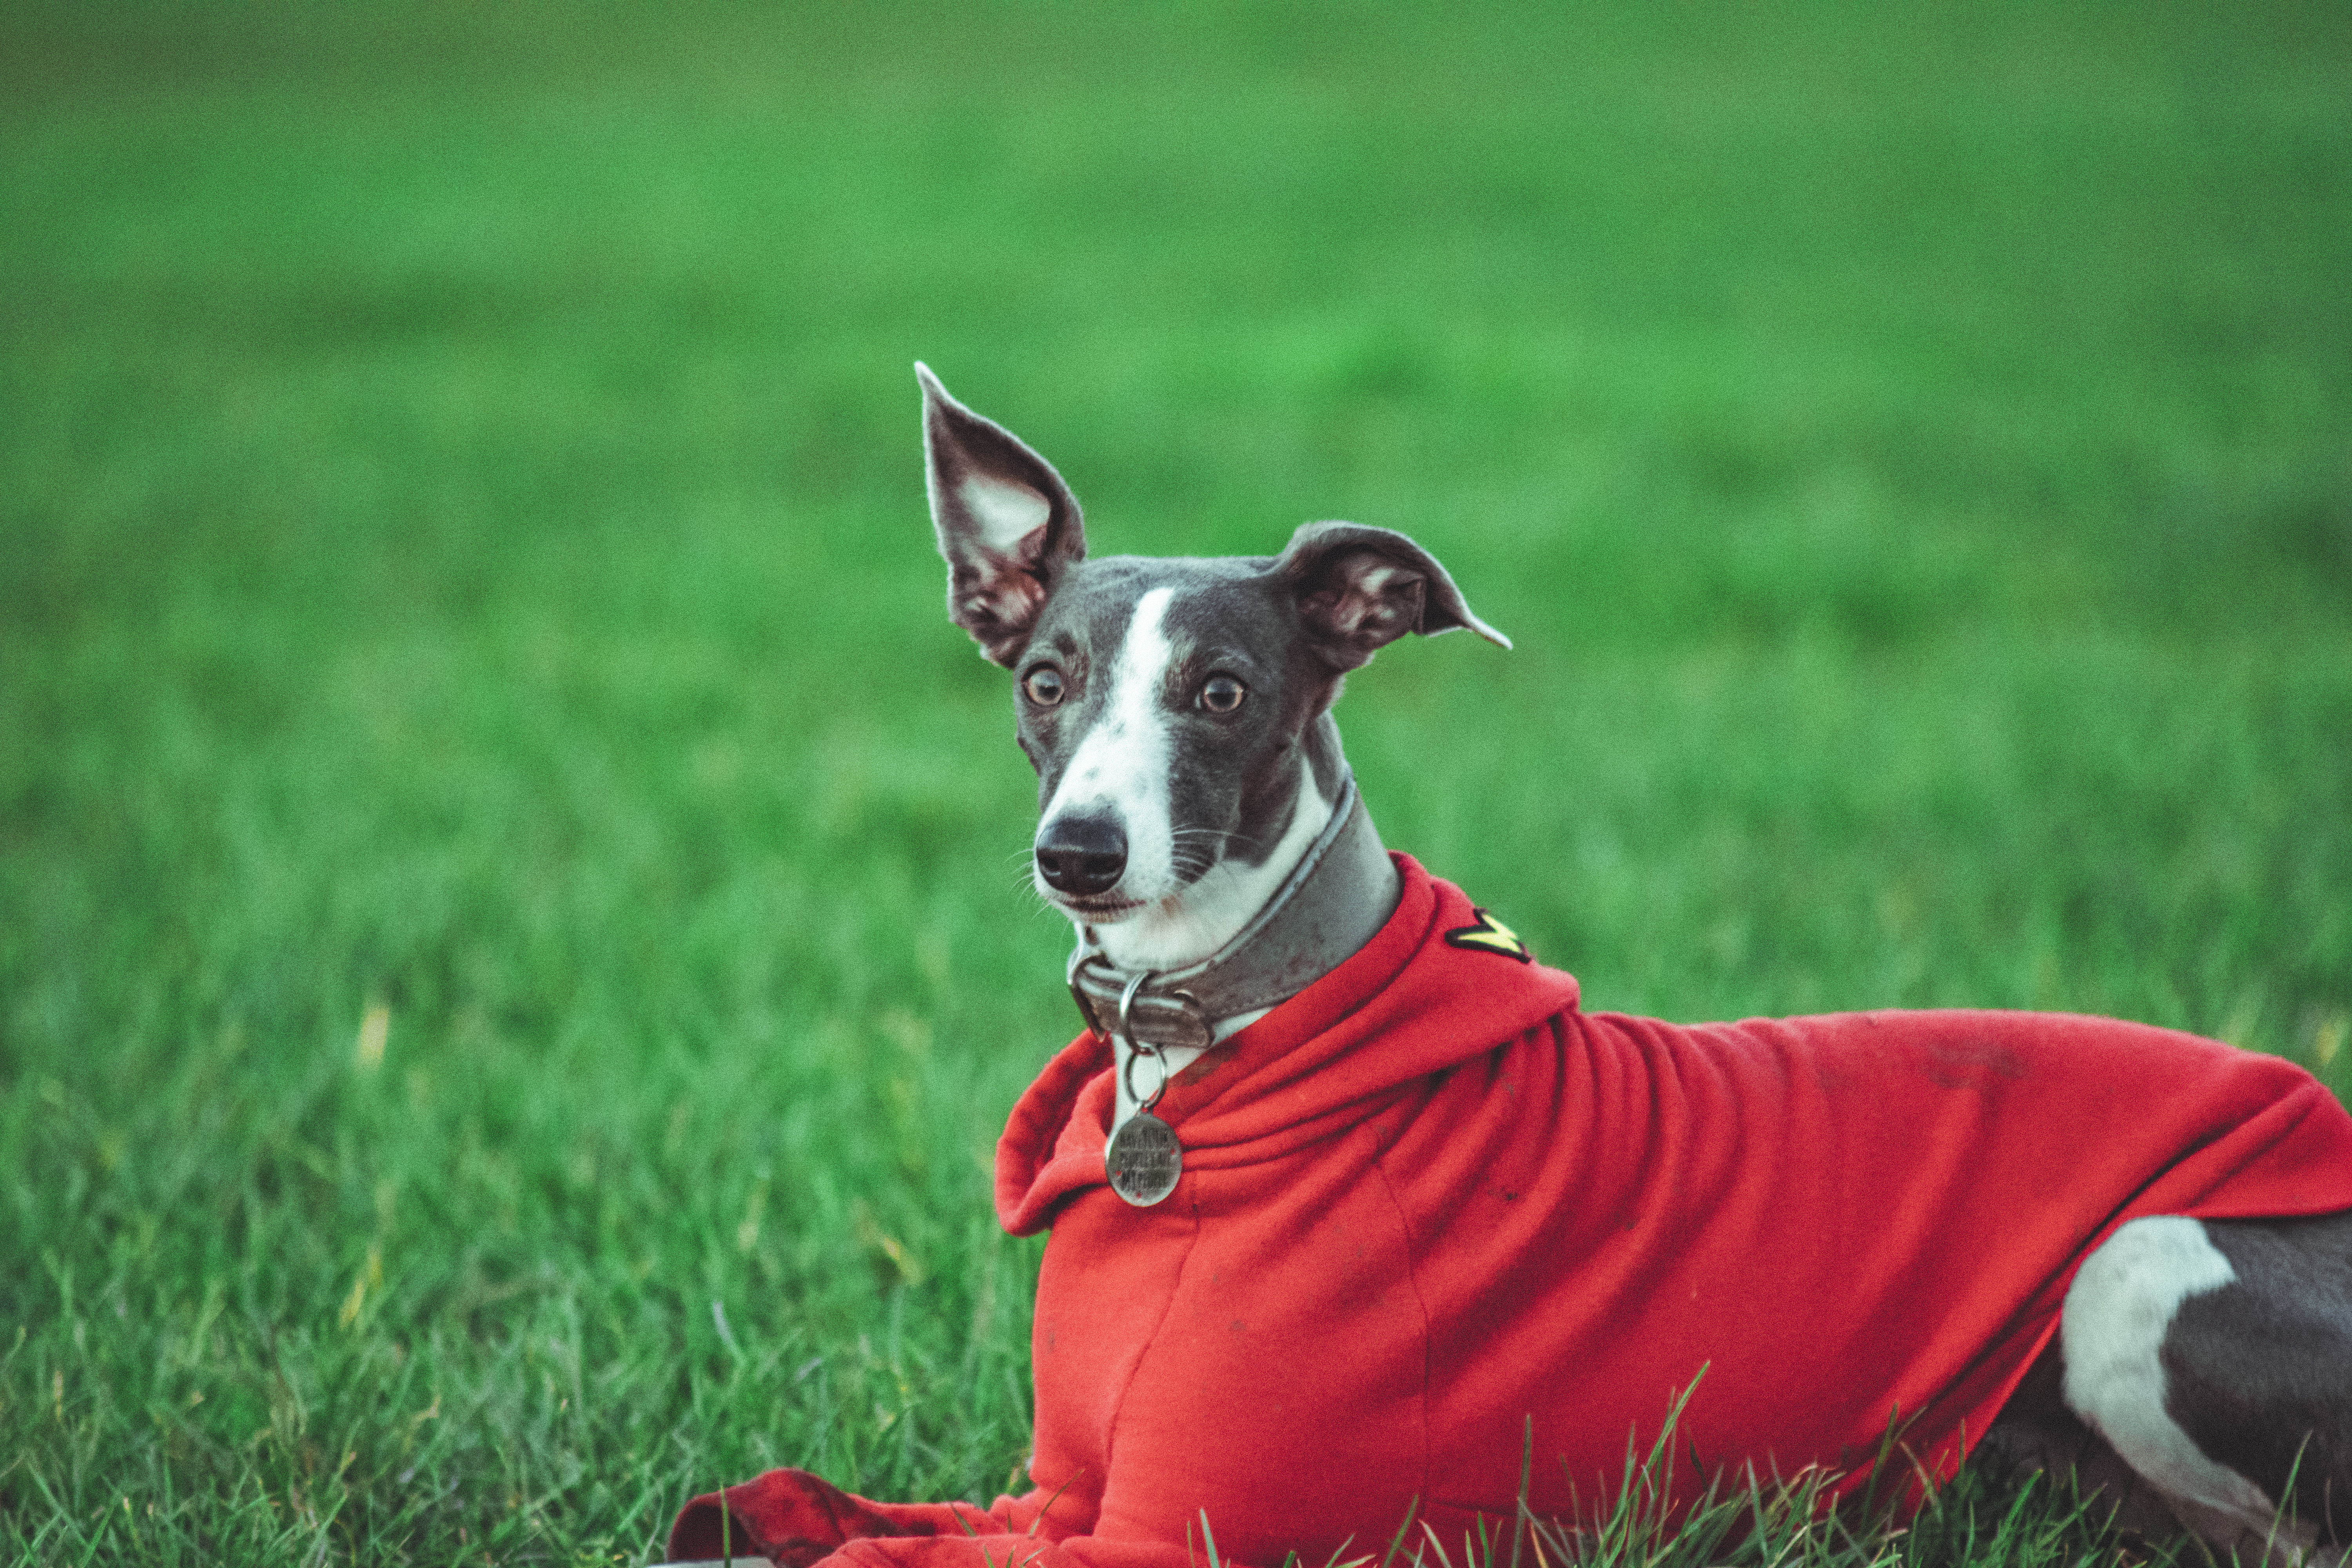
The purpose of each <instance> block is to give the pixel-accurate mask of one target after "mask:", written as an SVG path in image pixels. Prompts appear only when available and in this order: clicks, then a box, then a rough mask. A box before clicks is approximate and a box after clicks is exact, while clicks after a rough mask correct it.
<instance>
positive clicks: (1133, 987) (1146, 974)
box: [1118, 969, 1152, 1046]
mask: <svg viewBox="0 0 2352 1568" xmlns="http://www.w3.org/2000/svg"><path fill="white" fill-rule="evenodd" d="M1151 973H1152V972H1151V971H1150V970H1149V969H1139V970H1138V971H1136V973H1135V978H1134V979H1132V980H1130V981H1129V982H1128V983H1127V989H1126V990H1124V991H1122V992H1120V993H1119V994H1118V1034H1119V1038H1121V1039H1123V1040H1125V1041H1126V1042H1127V1043H1128V1044H1129V1045H1130V1046H1131V1045H1133V1044H1135V994H1136V993H1137V992H1139V991H1140V990H1142V989H1143V987H1144V984H1145V982H1147V981H1149V980H1150V978H1151Z"/></svg>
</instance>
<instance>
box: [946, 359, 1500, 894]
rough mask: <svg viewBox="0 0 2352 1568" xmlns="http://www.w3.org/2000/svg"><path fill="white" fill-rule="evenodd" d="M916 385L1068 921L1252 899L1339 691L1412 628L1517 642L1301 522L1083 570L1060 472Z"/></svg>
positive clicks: (966, 620) (964, 589)
mask: <svg viewBox="0 0 2352 1568" xmlns="http://www.w3.org/2000/svg"><path fill="white" fill-rule="evenodd" d="M916 374H917V376H918V378H919V380H920V381H921V383H922V387H923V450H924V455H925V458H926V459H927V479H928V483H929V491H930V502H931V521H932V524H933V526H934V527H935V528H936V529H937V531H938V534H939V545H940V554H941V555H943V556H945V557H946V558H947V563H948V613H949V615H950V616H952V617H953V619H954V620H955V623H956V624H957V625H958V626H961V627H963V628H964V630H966V631H968V632H970V633H971V636H972V637H973V638H974V639H975V640H976V641H977V642H978V643H979V644H980V646H981V650H982V653H984V654H985V655H986V656H987V657H988V658H991V659H993V660H994V661H995V662H996V663H998V664H1001V665H1003V666H1004V667H1005V668H1008V669H1010V670H1012V671H1013V686H1014V699H1013V700H1014V704H1015V709H1016V711H1017V713H1018V715H1019V723H1020V742H1021V749H1022V751H1024V752H1026V753H1027V754H1028V757H1029V761H1030V762H1031V763H1033V764H1034V766H1035V767H1036V770H1037V777H1038V805H1039V808H1040V819H1039V823H1038V827H1037V837H1036V840H1035V844H1034V856H1035V876H1036V884H1037V889H1038V891H1039V892H1040V893H1041V894H1042V895H1043V896H1044V897H1045V899H1046V900H1049V901H1050V902H1052V903H1054V904H1055V905H1057V906H1059V907H1060V908H1061V909H1062V910H1064V911H1065V912H1066V913H1067V914H1069V915H1070V916H1071V917H1072V918H1073V919H1075V920H1077V921H1082V922H1084V923H1087V924H1089V925H1095V926H1110V925H1114V924H1116V923H1117V922H1119V921H1126V920H1129V918H1131V917H1134V916H1136V915H1138V914H1139V912H1142V911H1147V910H1158V911H1159V912H1160V914H1161V915H1163V916H1173V915H1181V914H1182V913H1183V912H1185V910H1184V907H1185V906H1186V905H1199V904H1202V903H1203V902H1214V903H1218V904H1228V903H1234V902H1236V901H1239V902H1246V901H1247V900H1249V898H1250V897H1251V896H1252V894H1253V893H1255V897H1256V898H1257V899H1258V900H1260V901H1262V900H1263V898H1264V897H1265V894H1266V893H1267V892H1270V891H1271V889H1270V888H1267V889H1255V883H1256V882H1257V881H1259V880H1262V879H1264V877H1265V873H1267V872H1268V871H1269V870H1273V871H1275V872H1276V873H1277V875H1276V879H1278V873H1279V872H1281V871H1286V869H1287V866H1288V863H1289V862H1290V861H1292V860H1295V859H1296V858H1297V853H1298V852H1299V851H1301V850H1303V848H1304V847H1305V843H1306V842H1307V841H1311V839H1312V838H1313V837H1314V834H1315V833H1316V832H1317V831H1318V830H1319V829H1320V827H1321V826H1322V824H1323V822H1324V820H1325V819H1326V818H1327V817H1328V813H1329V809H1330V803H1331V801H1332V800H1333V798H1334V797H1335V796H1336V795H1337V792H1338V789H1339V778H1340V770H1341V767H1342V764H1341V763H1340V760H1339V743H1338V735H1337V731H1336V730H1335V729H1334V728H1333V727H1332V726H1331V725H1330V723H1329V722H1328V719H1327V717H1326V712H1327V710H1328V709H1329V707H1330V705H1331V702H1332V700H1333V699H1334V698H1336V697H1337V696H1338V695H1339V683H1340V680H1341V678H1342V677H1344V676H1345V675H1346V673H1347V672H1348V671H1349V670H1350V669H1353V668H1357V667H1358V666H1360V665H1361V664H1363V663H1364V662H1365V661H1366V660H1368V659H1370V658H1371V657H1372V655H1373V653H1374V652H1375V651H1377V650H1378V649H1379V648H1381V647H1383V646H1384V645H1386V644H1387V643H1389V642H1391V641H1393V640H1394V639H1396V638H1397V637H1402V636H1403V635H1404V634H1405V633H1407V632H1420V633H1423V634H1433V633H1437V632H1444V631H1451V630H1453V629H1454V628H1455V627H1457V626H1467V627H1469V628H1470V629H1471V630H1473V631H1475V632H1477V633H1478V634H1479V635H1480V636H1482V637H1487V638H1489V639H1491V640H1493V641H1494V642H1496V643H1498V644H1501V645H1502V646H1503V647H1509V646H1510V644H1509V642H1508V641H1507V639H1506V638H1505V637H1503V635H1502V634H1501V633H1499V632H1497V631H1496V630H1495V629H1494V628H1493V627H1491V626H1487V625H1486V623H1485V622H1484V621H1481V620H1480V619H1479V618H1478V617H1477V616H1475V615H1473V614H1471V612H1470V606H1469V605H1466V604H1465V603H1464V602H1463V598H1462V595H1461V594H1460V592H1459V591H1457V590H1456V589H1455V587H1454V581H1453V579H1452V578H1451V577H1449V576H1447V575H1446V573H1445V569H1444V567H1443V566H1440V565H1439V564H1438V563H1437V562H1436V560H1435V559H1434V558H1433V557H1432V556H1431V555H1430V554H1429V553H1428V552H1426V551H1424V550H1423V549H1422V548H1421V547H1420V546H1419V545H1417V544H1415V543H1414V542H1412V540H1410V539H1407V538H1406V537H1405V536H1404V535H1403V534H1401V533H1395V532H1391V531H1389V530H1387V529H1383V528H1367V527H1362V526H1360V525H1359V524H1356V523H1350V522H1314V523H1308V524H1307V525H1306V526H1304V527H1302V528H1300V529H1299V530H1298V531H1297V533H1295V534H1293V535H1292V536H1291V540H1290V543H1289V545H1288V547H1287V548H1286V549H1285V550H1284V551H1283V552H1282V553H1281V554H1280V555H1278V556H1225V557H1219V558H1215V559H1209V560H1194V559H1178V558H1161V557H1143V556H1132V555H1118V556H1109V557H1106V558H1104V559H1101V560H1094V561H1090V560H1088V559H1087V542H1086V531H1085V526H1084V523H1083V521H1082V520H1081V517H1080V514H1079V510H1078V503H1077V500H1076V498H1075V497H1074V496H1072V495H1071V493H1070V490H1069V487H1068V486H1066V485H1065V484H1064V483H1063V482H1062V478H1061V476H1060V475H1059V474H1057V473H1055V471H1054V467H1053V465H1052V464H1050V463H1048V462H1046V461H1045V458H1041V457H1039V456H1038V455H1037V454H1036V453H1035V452H1034V451H1032V450H1031V449H1030V448H1029V447H1027V446H1026V445H1025V444H1024V443H1023V442H1022V441H1021V440H1020V439H1019V438H1018V437H1015V436H1013V434H1012V433H1011V432H1010V431H1008V430H1006V429H1004V428H1003V426H999V425H996V424H994V423H993V422H992V421H990V420H987V419H984V418H982V417H981V416H979V415H977V414H974V413H973V412H971V410H970V409H968V408H966V407H964V406H963V405H961V404H960V403H958V402H957V401H956V400H955V399H954V398H952V397H950V396H949V395H948V393H947V389H946V388H944V387H942V386H941V385H940V384H939V381H938V379H937V378H936V377H934V376H933V375H932V374H930V372H929V370H927V369H925V368H924V367H922V366H920V365H918V366H916ZM1254 908H1255V905H1254V904H1252V905H1250V906H1249V907H1248V908H1244V909H1242V910H1241V913H1242V914H1243V915H1244V917H1245V916H1246V915H1247V914H1248V913H1249V912H1250V911H1251V909H1254ZM1192 912H1193V913H1195V914H1198V913H1201V912H1202V911H1200V910H1193V911H1192Z"/></svg>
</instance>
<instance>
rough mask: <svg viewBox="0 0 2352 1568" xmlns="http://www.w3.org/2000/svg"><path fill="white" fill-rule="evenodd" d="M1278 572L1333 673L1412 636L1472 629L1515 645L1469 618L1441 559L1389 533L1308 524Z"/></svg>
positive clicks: (1344, 525) (1292, 539) (1358, 525)
mask: <svg viewBox="0 0 2352 1568" xmlns="http://www.w3.org/2000/svg"><path fill="white" fill-rule="evenodd" d="M1274 570H1275V574H1276V576H1278V577H1280V578H1282V579H1283V580H1284V581H1285V582H1286V583H1288V584H1290V586H1291V593H1292V594H1293V595H1295V597H1296V599H1297V605H1298V615H1299V618H1300V619H1301V620H1303V621H1305V622H1306V624H1307V633H1308V635H1309V636H1311V637H1313V638H1314V639H1315V649H1316V651H1317V652H1318V653H1319V654H1321V655H1322V656H1323V658H1325V659H1326V660H1327V661H1328V663H1329V664H1330V665H1331V666H1332V668H1336V669H1343V670H1345V669H1354V668H1356V667H1357V666H1359V665H1360V664H1362V663H1364V662H1365V661H1366V660H1367V659H1369V658H1371V657H1372V655H1373V654H1375V653H1377V652H1379V651H1380V650H1381V648H1382V647H1386V646H1387V645H1388V644H1390V643H1392V642H1394V641H1395V640H1396V639H1397V638H1399V637H1402V636H1404V634H1405V633H1407V632H1420V633H1422V634H1423V636H1425V637H1434V636H1436V635H1437V634H1438V633H1439V632H1450V631H1452V630H1454V628H1455V627H1456V626H1467V627H1469V628H1470V629H1471V630H1472V631H1474V632H1476V633H1477V634H1478V635H1479V636H1480V637H1485V638H1486V640H1487V641H1488V642H1490V643H1494V644H1496V645H1498V646H1499V647H1510V646H1511V639H1510V638H1508V637H1505V636H1504V635H1503V634H1502V633H1500V632H1498V631H1496V629H1495V628H1494V627H1492V626H1488V625H1487V624H1486V622H1484V621H1482V620H1480V619H1479V618H1478V617H1477V616H1474V615H1472V614H1471V613H1470V606H1469V605H1467V604H1465V603H1464V602H1463V598H1462V591H1461V590H1460V589H1459V588H1456V587H1455V586H1454V579H1453V578H1451V577H1449V576H1447V575H1446V574H1445V568H1444V567H1443V566H1440V565H1439V564H1438V563H1437V557H1435V556H1434V555H1432V554H1431V553H1430V552H1428V551H1426V550H1423V548H1422V547H1421V546H1420V545H1418V544H1415V543H1414V542H1412V540H1410V539H1407V538H1406V537H1405V536H1404V535H1403V534H1402V533H1398V532H1396V531H1394V530H1392V529H1386V528H1367V527H1366V526H1364V525H1363V524H1362V523H1360V522H1310V523H1307V524H1306V525H1305V526H1303V527H1301V528H1300V529H1299V531H1297V532H1296V533H1294V534H1292V535H1291V536H1290V543H1289V545H1288V546H1287V547H1286V549H1285V550H1284V551H1283V552H1282V557H1281V559H1279V560H1277V561H1276V563H1274Z"/></svg>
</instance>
